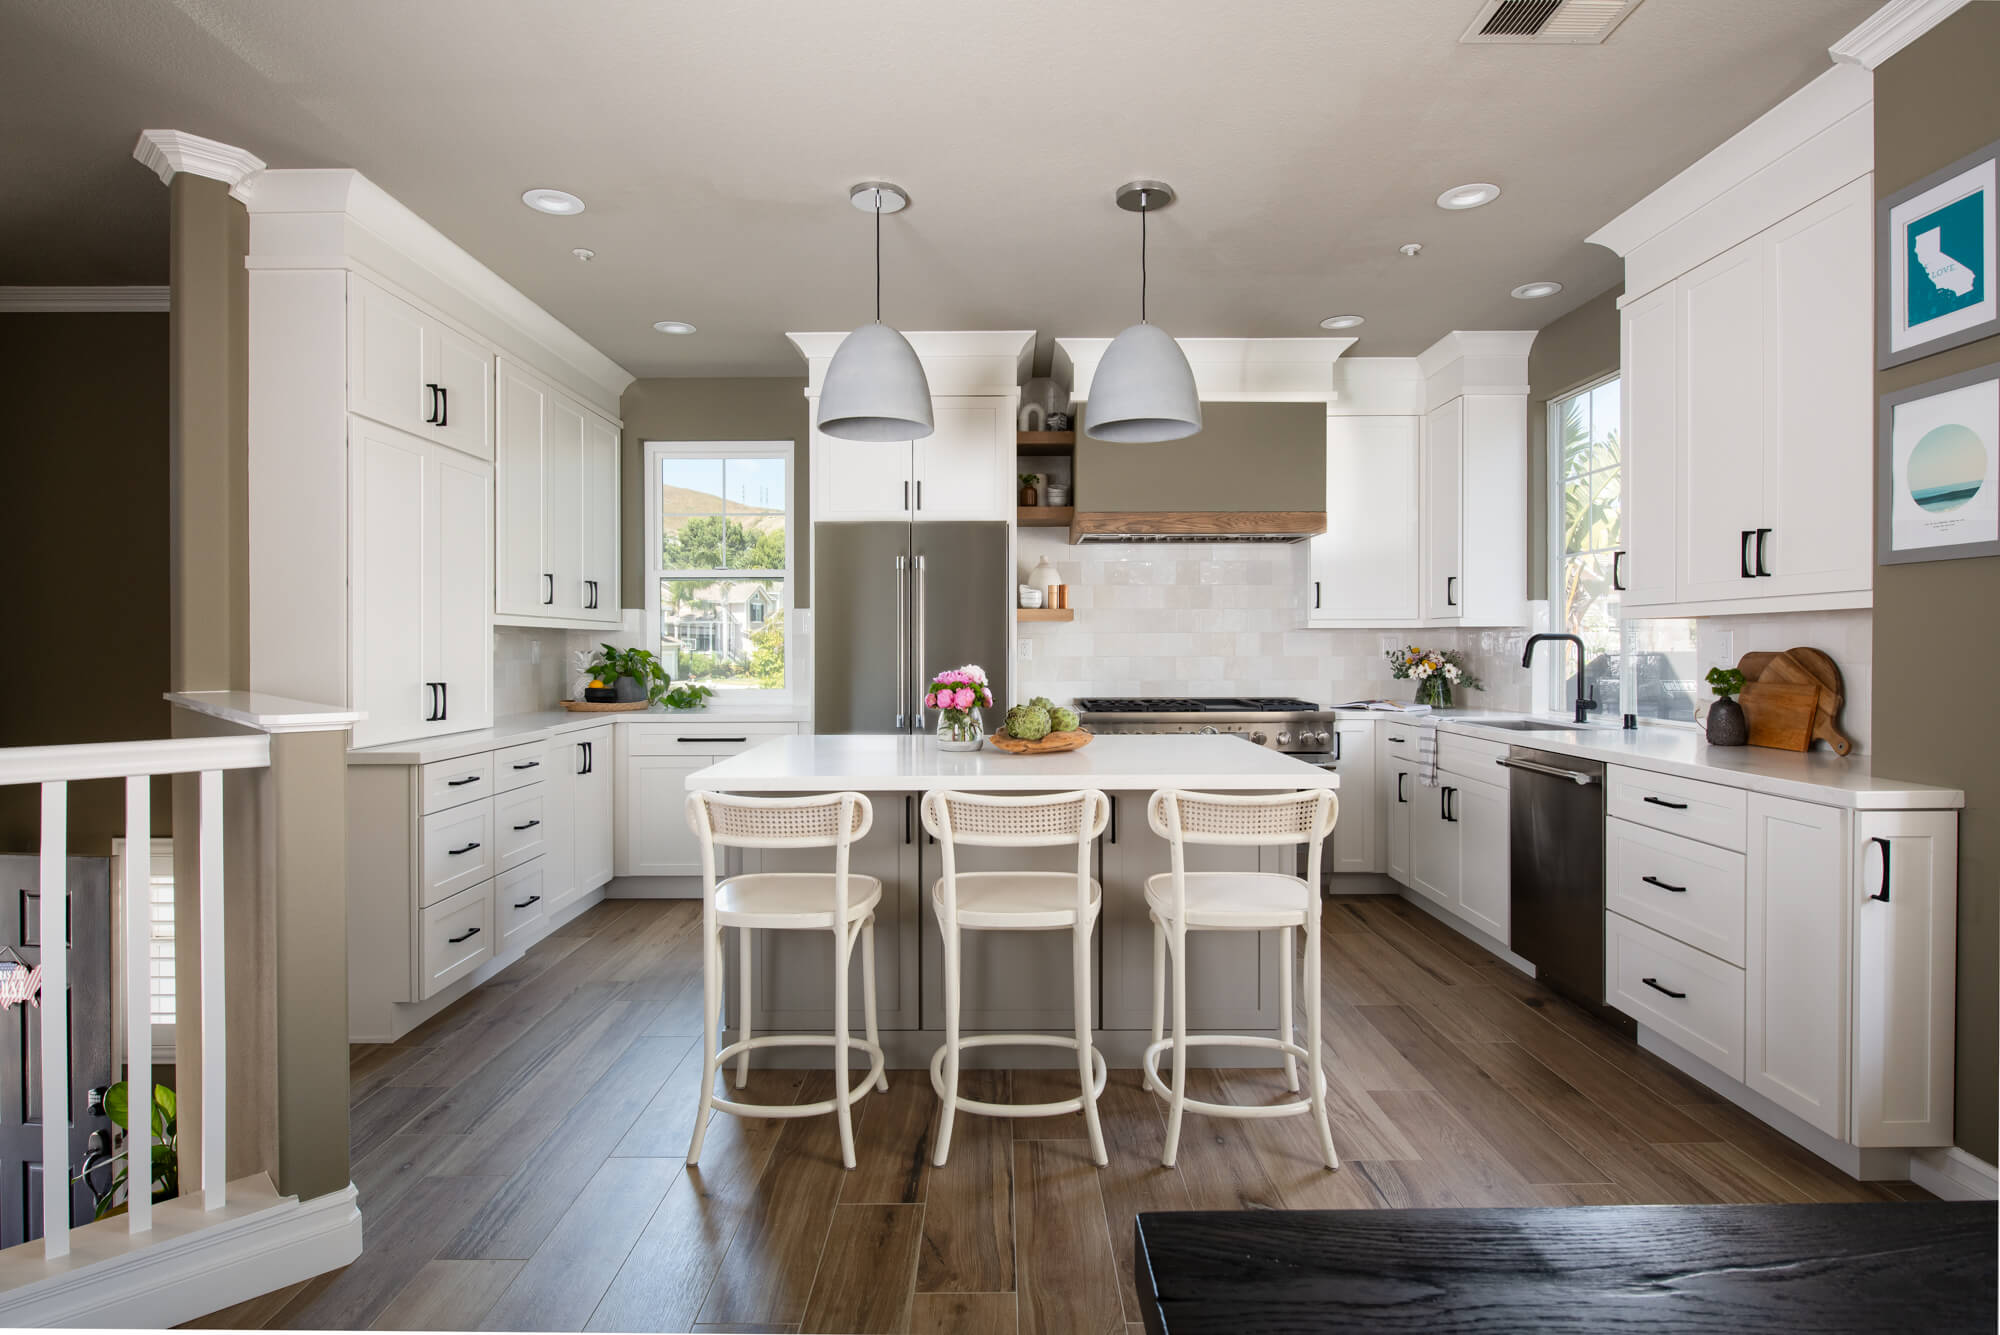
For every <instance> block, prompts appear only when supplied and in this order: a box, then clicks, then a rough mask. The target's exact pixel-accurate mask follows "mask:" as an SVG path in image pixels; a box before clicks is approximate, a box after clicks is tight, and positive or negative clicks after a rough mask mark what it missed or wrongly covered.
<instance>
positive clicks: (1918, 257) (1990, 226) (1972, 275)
mask: <svg viewBox="0 0 2000 1335" xmlns="http://www.w3.org/2000/svg"><path fill="white" fill-rule="evenodd" d="M1996 159H2000V141H1996V142H1994V143H1991V144H1988V145H1987V146H1986V147H1985V148H1982V149H1980V150H1979V151H1978V152H1977V153H1974V154H1972V155H1971V156H1970V157H1964V158H1960V159H1959V160H1958V161H1957V162H1954V163H1952V164H1951V166H1949V167H1946V168H1945V169H1944V170H1943V171H1940V172H1934V173H1932V174H1931V175H1929V176H1926V177H1925V178H1924V179H1923V180H1921V181H1918V182H1917V183H1916V184H1915V185H1912V186H1908V187H1906V188H1904V189H1902V190H1898V191H1897V192H1896V193H1895V194H1893V195H1889V196H1887V197H1886V198H1884V199H1882V200H1880V201H1878V202H1877V203H1876V205H1875V237H1876V243H1877V244H1878V245H1879V246H1880V247H1881V250H1880V252H1879V254H1878V255H1877V257H1876V265H1875V269H1876V282H1875V298H1876V299H1875V328H1876V336H1875V351H1876V360H1875V364H1876V366H1877V367H1880V368H1887V367H1891V366H1899V365H1901V364H1902V363H1904V362H1907V361H1914V360H1915V359H1917V358H1918V357H1928V356H1930V355H1931V354H1932V353H1933V352H1942V351H1944V350H1945V349H1946V348H1955V347H1957V346H1958V345H1959V344H1961V343H1970V342H1972V341H1973V340H1974V339H1980V338H1985V337H1986V336H1988V335H1989V334H1994V333H2000V300H1996V296H1995V292H1994V286H1993V282H1994V259H1995V256H1994V245H1995V243H1994V221H1995V215H1994V202H1995V198H1996V195H2000V190H1996V181H1995V169H1996Z"/></svg>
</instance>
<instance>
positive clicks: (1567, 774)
mask: <svg viewBox="0 0 2000 1335" xmlns="http://www.w3.org/2000/svg"><path fill="white" fill-rule="evenodd" d="M1493 763H1494V764H1496V765H1504V766H1506V767H1507V768H1508V769H1525V770H1531V771H1533V772H1534V773H1536V774H1546V775H1548V776H1549V777H1550V778H1552V779H1568V780H1569V781H1570V782H1571V783H1574V784H1576V785H1577V786H1578V787H1584V786H1587V785H1589V784H1593V783H1596V782H1597V780H1598V776H1597V775H1595V774H1584V773H1581V772H1579V771H1577V770H1573V769H1558V768H1557V767H1556V766H1554V765H1544V764H1542V763H1541V762H1540V761H1535V760H1516V759H1514V758H1513V757H1512V756H1507V757H1504V758H1502V759H1499V760H1496V761H1494V762H1493Z"/></svg>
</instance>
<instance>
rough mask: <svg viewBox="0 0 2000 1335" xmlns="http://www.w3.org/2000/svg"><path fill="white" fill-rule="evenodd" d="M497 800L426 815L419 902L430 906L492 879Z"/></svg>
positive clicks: (474, 803) (421, 905)
mask: <svg viewBox="0 0 2000 1335" xmlns="http://www.w3.org/2000/svg"><path fill="white" fill-rule="evenodd" d="M495 852H496V850H495V848H494V846H493V803H492V801H491V799H485V800H481V801H478V802H470V803H467V804H466V805H465V806H462V807H453V808H451V809H450V810H448V811H438V812H433V813H432V814H430V815H428V816H426V817H424V837H423V849H422V853H421V855H420V856H421V858H422V860H423V868H424V879H423V883H422V885H421V887H420V891H419V894H418V898H417V904H418V907H420V908H427V907H429V906H430V905H432V904H435V903H437V902H438V901H440V900H442V899H447V898H449V897H450V896H452V895H455V894H457V893H458V892H459V891H461V890H465V889H468V888H469V887H471V886H474V885H477V884H479V883H480V882H481V881H484V880H488V879H490V878H491V877H492V875H493V872H494V865H495V864H494V854H495Z"/></svg>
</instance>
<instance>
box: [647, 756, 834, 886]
mask: <svg viewBox="0 0 2000 1335" xmlns="http://www.w3.org/2000/svg"><path fill="white" fill-rule="evenodd" d="M798 730H799V728H798V725H797V724H795V723H733V724H732V723H721V722H715V721H709V720H703V721H698V722H697V721H693V720H690V721H687V722H678V721H677V722H670V723H653V722H650V721H649V722H633V723H626V724H623V725H621V726H620V727H619V728H618V810H617V839H616V848H617V854H616V859H615V863H614V870H616V872H617V873H618V875H620V876H674V877H689V878H693V877H698V876H700V875H701V846H700V844H699V843H697V842H696V840H695V834H694V831H693V830H691V829H689V828H688V823H687V776H688V775H690V774H693V773H694V772H695V771H696V770H703V769H707V768H708V767H709V766H710V765H713V764H715V763H716V762H717V761H718V760H722V759H724V758H726V757H728V756H733V755H736V754H738V753H739V752H742V751H747V750H749V749H750V748H751V747H753V746H756V745H759V744H760V743H763V742H766V741H769V740H770V739H771V738H773V737H784V736H790V735H792V734H795V733H797V732H798ZM668 891H669V893H675V894H688V895H694V896H698V895H700V893H701V887H700V884H699V883H698V882H696V881H693V880H689V881H687V882H685V883H684V884H681V885H677V886H672V887H668Z"/></svg>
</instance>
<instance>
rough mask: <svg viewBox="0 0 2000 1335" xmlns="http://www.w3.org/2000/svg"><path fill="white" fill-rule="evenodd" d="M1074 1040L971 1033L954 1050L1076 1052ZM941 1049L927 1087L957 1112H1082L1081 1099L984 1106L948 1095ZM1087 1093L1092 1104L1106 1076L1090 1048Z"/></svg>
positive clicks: (994, 1114) (933, 1059) (1031, 1114)
mask: <svg viewBox="0 0 2000 1335" xmlns="http://www.w3.org/2000/svg"><path fill="white" fill-rule="evenodd" d="M1076 1045H1077V1040H1076V1039H1074V1038H1070V1037H1066V1036H1065V1035H1062V1034H974V1035H973V1036H972V1037H970V1038H961V1039H959V1040H958V1050H959V1051H960V1052H965V1051H968V1050H970V1049H972V1048H992V1047H1030V1048H1065V1049H1067V1050H1068V1051H1070V1052H1075V1051H1076ZM945 1055H946V1049H945V1048H939V1049H938V1050H937V1051H936V1052H933V1053H932V1054H931V1088H932V1089H934V1090H936V1091H937V1096H938V1097H939V1098H940V1099H951V1101H952V1102H953V1103H955V1104H956V1105H957V1106H958V1109H959V1111H961V1112H969V1113H977V1114H979V1115H980V1116H982V1117H1060V1116H1062V1115H1063V1114H1064V1113H1073V1112H1082V1111H1083V1096H1082V1095H1081V1094H1079V1095H1077V1097H1075V1098H1073V1099H1061V1100H1058V1101H1057V1102H1055V1103H986V1102H983V1101H982V1100H979V1099H968V1098H966V1097H965V1096H964V1095H962V1094H961V1095H956V1096H954V1095H952V1094H949V1093H947V1092H946V1091H945V1087H944V1059H945ZM1090 1069H1091V1091H1090V1097H1091V1099H1092V1101H1095V1100H1096V1099H1097V1098H1098V1097H1099V1096H1100V1095H1102V1094H1103V1093H1104V1081H1105V1077H1106V1076H1107V1075H1108V1074H1109V1072H1107V1071H1106V1070H1105V1067H1104V1054H1103V1053H1102V1052H1099V1051H1098V1050H1097V1045H1096V1044H1095V1043H1093V1044H1091V1045H1090Z"/></svg>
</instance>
